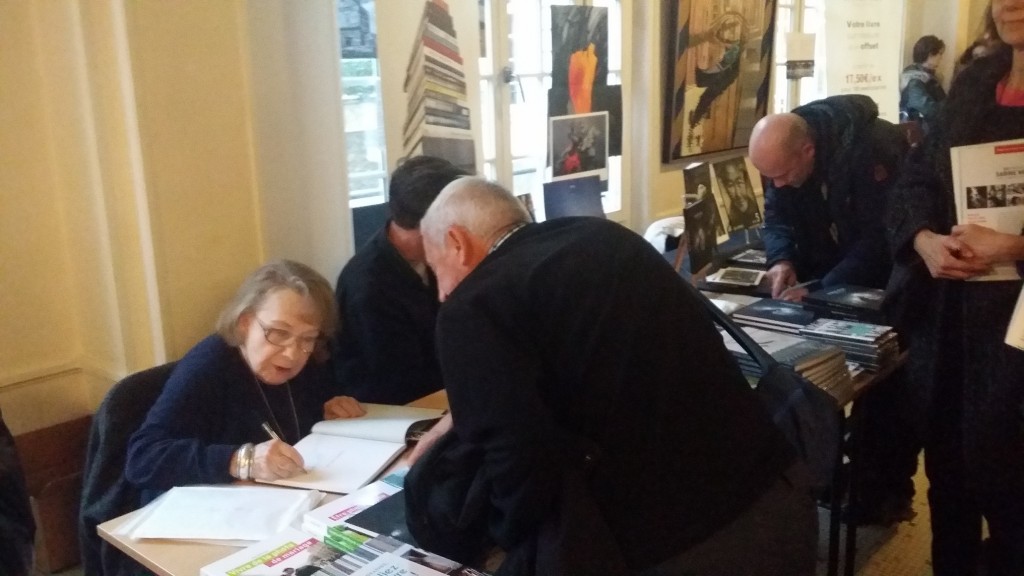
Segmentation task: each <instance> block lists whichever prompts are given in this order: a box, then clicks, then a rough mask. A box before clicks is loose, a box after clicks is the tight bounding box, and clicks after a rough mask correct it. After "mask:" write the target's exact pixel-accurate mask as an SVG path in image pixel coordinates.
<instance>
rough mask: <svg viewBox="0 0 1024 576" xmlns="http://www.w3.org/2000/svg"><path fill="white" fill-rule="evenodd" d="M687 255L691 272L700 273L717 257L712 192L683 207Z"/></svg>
mask: <svg viewBox="0 0 1024 576" xmlns="http://www.w3.org/2000/svg"><path fill="white" fill-rule="evenodd" d="M683 222H684V228H685V230H686V246H687V256H688V257H689V259H690V273H691V274H699V273H700V272H701V271H702V270H704V269H705V268H706V267H708V266H709V265H710V264H711V262H712V260H714V257H715V247H716V246H717V245H718V243H717V241H716V239H715V201H714V198H712V197H711V194H705V195H704V197H703V198H701V199H700V200H697V201H696V202H692V203H690V204H689V205H688V206H687V207H686V208H684V209H683Z"/></svg>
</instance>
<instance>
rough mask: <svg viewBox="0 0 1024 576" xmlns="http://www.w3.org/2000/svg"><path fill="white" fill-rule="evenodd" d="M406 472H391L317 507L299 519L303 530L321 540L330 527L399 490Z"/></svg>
mask: <svg viewBox="0 0 1024 576" xmlns="http://www.w3.org/2000/svg"><path fill="white" fill-rule="evenodd" d="M407 471H408V469H403V470H400V471H397V472H393V473H391V474H389V475H387V476H385V477H384V478H382V479H380V480H377V481H376V482H373V483H370V484H367V485H366V486H363V487H362V488H360V489H359V490H356V491H355V492H352V493H351V494H347V495H345V496H342V497H341V498H338V499H336V500H333V501H331V502H328V503H327V504H324V505H323V506H320V507H319V508H316V509H315V510H310V511H309V512H306V513H305V514H303V516H302V529H303V530H305V531H306V532H309V533H310V534H312V535H313V536H316V537H317V538H319V539H321V540H323V539H324V538H326V537H327V535H328V533H329V531H330V529H331V528H333V527H337V526H348V524H347V520H348V519H349V518H351V517H352V516H355V515H357V514H359V513H360V512H362V511H364V510H366V509H367V508H370V507H371V506H373V505H374V504H377V503H378V502H381V501H382V500H384V499H386V498H388V497H389V496H392V495H394V494H397V493H398V492H400V491H401V490H402V486H403V483H404V482H405V473H406V472H407Z"/></svg>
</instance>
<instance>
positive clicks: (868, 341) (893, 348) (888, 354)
mask: <svg viewBox="0 0 1024 576" xmlns="http://www.w3.org/2000/svg"><path fill="white" fill-rule="evenodd" d="M800 335H801V336H803V337H804V338H808V339H812V340H816V341H818V342H822V343H825V344H832V345H835V346H839V347H840V348H842V349H843V351H844V352H846V357H847V358H848V359H850V360H852V361H854V362H856V363H858V364H860V365H861V366H863V367H864V368H865V369H867V370H869V371H872V372H877V371H879V370H882V369H884V368H886V367H887V366H889V365H890V364H893V363H895V362H896V361H897V359H898V358H899V354H900V349H899V342H898V340H897V337H896V331H895V330H893V328H892V327H891V326H883V325H880V324H868V323H865V322H853V321H850V320H836V319H832V318H820V319H818V320H815V321H814V322H811V323H810V324H807V325H806V326H804V327H803V328H801V329H800Z"/></svg>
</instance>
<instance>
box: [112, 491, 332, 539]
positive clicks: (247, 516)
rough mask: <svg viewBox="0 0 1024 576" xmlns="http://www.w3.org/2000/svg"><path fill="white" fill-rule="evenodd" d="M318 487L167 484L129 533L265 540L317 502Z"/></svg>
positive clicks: (177, 537) (133, 535) (318, 499)
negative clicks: (291, 487)
mask: <svg viewBox="0 0 1024 576" xmlns="http://www.w3.org/2000/svg"><path fill="white" fill-rule="evenodd" d="M320 496H321V494H320V493H319V492H316V491H305V490H281V489H279V488H270V487H262V486H179V487H176V488H171V489H170V490H169V491H168V492H167V493H166V494H164V496H163V497H162V498H161V499H160V501H159V504H157V505H156V506H154V507H153V508H152V509H151V510H150V511H149V513H148V514H147V515H146V517H145V518H144V519H143V520H142V521H141V522H140V523H139V524H138V525H137V526H135V528H134V530H132V532H131V534H130V535H131V537H132V538H172V539H193V540H194V539H203V540H263V539H265V538H268V537H270V536H272V535H274V534H276V533H278V532H280V531H281V530H283V529H285V528H287V527H288V526H289V525H291V524H292V522H294V521H295V520H296V519H297V518H300V517H301V516H302V515H303V514H305V513H306V512H308V511H310V510H312V509H313V508H314V507H315V506H316V505H317V504H318V503H319V502H320Z"/></svg>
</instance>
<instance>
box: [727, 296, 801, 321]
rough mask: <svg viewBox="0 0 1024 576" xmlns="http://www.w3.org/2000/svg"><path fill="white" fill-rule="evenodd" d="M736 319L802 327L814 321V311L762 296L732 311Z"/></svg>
mask: <svg viewBox="0 0 1024 576" xmlns="http://www.w3.org/2000/svg"><path fill="white" fill-rule="evenodd" d="M732 317H733V318H735V319H737V320H751V321H754V322H757V323H758V324H760V325H762V326H779V327H782V328H795V329H799V328H802V327H804V326H806V325H808V324H810V323H811V322H813V321H814V319H815V315H814V312H812V311H810V310H806V309H804V307H803V306H801V305H799V304H795V303H793V302H786V301H785V300H773V299H771V298H764V299H762V300H759V301H757V302H754V303H753V304H748V305H747V306H744V307H743V308H740V309H739V310H737V311H735V312H733V313H732Z"/></svg>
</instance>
